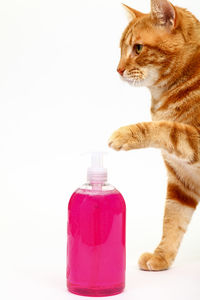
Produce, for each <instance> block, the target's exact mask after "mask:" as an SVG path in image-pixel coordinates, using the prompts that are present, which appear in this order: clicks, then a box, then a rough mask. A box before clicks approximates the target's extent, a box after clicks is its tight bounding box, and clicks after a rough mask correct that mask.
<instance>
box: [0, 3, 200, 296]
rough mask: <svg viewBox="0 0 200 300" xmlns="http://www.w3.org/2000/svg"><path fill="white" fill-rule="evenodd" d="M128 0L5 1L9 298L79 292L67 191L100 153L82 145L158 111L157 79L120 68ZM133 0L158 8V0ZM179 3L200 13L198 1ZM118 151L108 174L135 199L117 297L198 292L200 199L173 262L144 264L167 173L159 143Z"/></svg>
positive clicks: (100, 144)
mask: <svg viewBox="0 0 200 300" xmlns="http://www.w3.org/2000/svg"><path fill="white" fill-rule="evenodd" d="M120 2H121V1H118V0H109V1H107V0H101V1H100V0H85V1H81V0H76V1H69V0H67V1H66V0H57V1H53V0H48V1H47V0H35V1H31V0H19V1H14V0H7V1H1V3H0V14H1V17H0V53H1V55H0V66H1V67H0V99H1V101H0V237H1V238H0V286H1V287H0V299H3V300H7V299H20V300H25V299H38V300H44V299H48V300H51V299H52V300H53V299H66V298H67V299H75V298H77V299H79V297H78V296H73V295H70V294H68V293H67V292H66V291H65V255H66V215H67V202H68V200H69V198H70V195H71V194H72V192H73V191H74V190H75V189H76V188H77V187H78V186H79V185H81V184H82V183H84V181H85V178H86V169H87V167H88V163H89V159H88V160H87V158H84V157H81V156H80V153H82V152H85V151H90V150H91V149H103V150H108V149H107V140H108V138H109V136H110V134H111V133H112V131H113V130H115V129H117V128H118V127H120V126H123V125H126V124H129V123H136V122H140V121H148V120H150V113H149V108H150V95H149V92H148V90H146V89H145V88H141V89H139V88H138V89H136V88H131V87H130V86H129V85H128V84H125V83H122V82H121V81H120V79H119V76H118V74H117V72H116V68H117V64H118V60H119V52H120V51H119V48H118V45H119V39H120V36H121V33H122V31H123V29H124V27H125V26H126V24H127V21H126V17H125V15H124V12H123V9H122V8H121V5H120ZM126 3H127V4H128V5H130V6H131V5H133V6H134V7H135V8H136V9H138V10H142V11H144V12H147V11H149V7H150V3H149V1H147V0H140V1H134V3H133V2H132V1H128V0H127V1H126ZM173 3H174V4H178V5H180V6H185V7H187V8H188V9H190V10H191V11H193V13H196V16H197V17H199V19H200V14H199V4H198V3H197V2H196V1H194V0H192V1H189V0H188V1H186V0H185V1H183V0H179V1H174V2H173ZM109 153H110V155H108V156H107V157H106V158H105V167H107V168H108V177H109V181H110V183H111V184H113V185H115V186H116V187H117V188H118V189H119V190H120V191H121V193H122V194H123V195H124V198H125V200H126V204H127V287H126V292H125V293H124V294H122V295H119V296H115V299H117V298H118V299H120V298H121V299H122V298H123V299H131V300H132V299H144V300H146V299H147V298H148V299H154V300H155V299H159V300H160V299H175V300H179V299H181V300H182V299H193V300H197V299H198V300H199V299H200V284H199V282H198V279H199V278H200V274H199V273H200V239H199V228H200V217H199V214H200V211H199V208H198V209H197V211H196V213H195V215H194V218H193V220H192V223H191V225H190V226H189V230H188V232H187V234H186V236H185V238H184V241H183V243H182V246H181V248H180V251H179V255H178V257H177V260H176V264H175V265H174V267H173V268H172V269H171V270H169V271H167V272H161V273H146V272H141V271H139V270H137V267H136V265H137V260H138V257H139V256H140V254H141V253H143V252H144V251H153V249H154V248H155V247H156V245H157V244H158V242H159V240H160V236H161V231H162V216H163V208H164V199H165V190H166V173H165V169H164V165H163V162H162V160H161V156H160V153H159V151H158V150H155V149H145V150H136V151H132V152H129V153H115V152H114V151H111V150H110V151H109ZM90 299H91V298H90ZM113 299H114V298H113Z"/></svg>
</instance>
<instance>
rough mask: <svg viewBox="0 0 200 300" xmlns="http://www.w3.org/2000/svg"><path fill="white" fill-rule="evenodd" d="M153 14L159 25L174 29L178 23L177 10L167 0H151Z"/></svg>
mask: <svg viewBox="0 0 200 300" xmlns="http://www.w3.org/2000/svg"><path fill="white" fill-rule="evenodd" d="M151 16H152V18H153V19H154V20H155V21H156V23H157V24H158V25H163V26H166V27H168V28H170V29H173V28H174V27H175V25H176V11H175V8H174V6H173V5H172V4H171V3H170V2H169V1H167V0H151Z"/></svg>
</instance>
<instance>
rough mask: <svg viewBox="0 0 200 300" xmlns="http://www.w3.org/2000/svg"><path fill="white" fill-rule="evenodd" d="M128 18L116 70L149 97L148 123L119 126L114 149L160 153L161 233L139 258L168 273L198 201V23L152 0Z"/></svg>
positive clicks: (147, 267)
mask: <svg viewBox="0 0 200 300" xmlns="http://www.w3.org/2000/svg"><path fill="white" fill-rule="evenodd" d="M126 9H127V10H128V11H129V14H131V17H132V20H131V22H130V23H129V25H128V26H127V28H126V29H125V31H124V33H123V35H122V38H121V43H120V46H121V59H120V62H119V65H118V69H117V70H118V72H119V73H120V75H121V76H122V78H123V79H124V80H127V81H129V82H130V83H132V84H133V85H136V86H138V85H140V86H146V87H148V88H149V89H150V91H151V95H152V103H151V115H152V122H142V123H138V124H133V125H129V126H124V127H121V128H119V129H118V130H117V131H115V132H114V133H113V135H112V136H111V138H110V140H109V145H110V147H112V148H113V149H115V150H120V149H123V150H131V149H137V148H144V147H155V148H160V149H161V150H162V156H163V159H164V162H165V165H166V168H167V174H168V186H167V195H166V206H165V214H164V220H163V235H162V239H161V242H160V244H159V245H158V247H157V248H156V249H155V251H154V253H153V254H151V253H144V254H143V255H142V256H141V257H140V259H139V267H140V268H141V269H143V270H149V271H153V270H164V269H168V268H169V267H170V265H171V264H172V262H173V261H174V259H175V257H176V254H177V251H178V248H179V245H180V242H181V240H182V237H183V235H184V233H185V232H186V229H187V225H188V224H189V222H190V220H191V217H192V214H193V212H194V210H195V208H196V206H197V204H198V202H199V197H200V22H199V21H198V20H197V19H196V18H195V17H194V16H193V15H192V14H191V13H190V12H188V11H187V10H186V9H183V8H180V7H176V6H173V5H172V4H171V3H169V2H168V1H167V0H151V12H150V14H143V13H141V12H138V11H136V10H134V9H132V8H130V7H128V6H126Z"/></svg>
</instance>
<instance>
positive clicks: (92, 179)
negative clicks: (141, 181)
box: [67, 153, 126, 297]
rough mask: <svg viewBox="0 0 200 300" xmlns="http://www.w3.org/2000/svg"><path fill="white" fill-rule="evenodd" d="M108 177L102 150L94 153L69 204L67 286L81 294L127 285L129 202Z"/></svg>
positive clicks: (98, 293) (103, 292) (112, 290)
mask: <svg viewBox="0 0 200 300" xmlns="http://www.w3.org/2000/svg"><path fill="white" fill-rule="evenodd" d="M106 180H107V172H106V169H104V168H103V164H102V153H93V155H92V166H91V168H89V169H88V183H87V184H85V185H83V186H82V187H81V188H79V189H77V190H76V191H75V192H74V193H73V195H72V196H71V198H70V201H69V205H68V226H67V288H68V290H69V291H70V292H72V293H75V294H78V295H84V296H93V297H95V296H109V295H115V294H119V293H121V292H122V291H123V289H124V287H125V267H126V247H125V226H126V205H125V201H124V198H123V197H122V195H121V194H120V192H119V191H117V190H116V189H115V188H114V187H113V186H111V185H109V184H107V183H106Z"/></svg>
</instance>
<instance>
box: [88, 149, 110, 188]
mask: <svg viewBox="0 0 200 300" xmlns="http://www.w3.org/2000/svg"><path fill="white" fill-rule="evenodd" d="M103 155H104V152H92V154H91V167H90V168H88V170H87V180H88V181H89V183H92V184H94V183H95V184H103V183H105V182H106V181H107V169H105V168H104V167H103Z"/></svg>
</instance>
